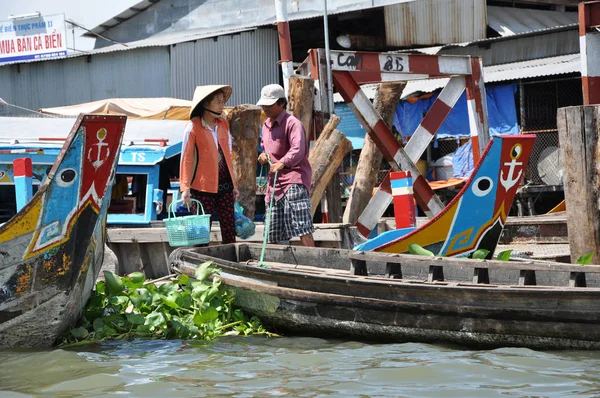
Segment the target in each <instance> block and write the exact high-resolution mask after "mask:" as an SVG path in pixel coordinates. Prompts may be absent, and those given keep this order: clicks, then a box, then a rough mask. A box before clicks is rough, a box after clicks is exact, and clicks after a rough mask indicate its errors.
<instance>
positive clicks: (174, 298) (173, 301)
mask: <svg viewBox="0 0 600 398" xmlns="http://www.w3.org/2000/svg"><path fill="white" fill-rule="evenodd" d="M180 299H181V294H179V292H172V293H169V294H168V295H167V296H165V297H164V298H163V303H165V305H168V306H169V307H171V308H179V303H178V301H179V300H180Z"/></svg>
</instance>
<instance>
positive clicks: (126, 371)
mask: <svg viewBox="0 0 600 398" xmlns="http://www.w3.org/2000/svg"><path fill="white" fill-rule="evenodd" d="M599 371H600V352H580V351H578V352H574V351H569V352H564V351H563V352H561V351H556V352H537V351H531V350H527V349H513V348H510V349H509V348H504V349H496V350H490V351H463V350H460V349H454V348H448V347H442V346H435V345H426V344H387V345H377V344H363V343H356V342H343V341H334V340H322V339H314V338H271V339H267V338H263V337H250V338H239V337H236V338H222V339H220V340H218V341H216V342H212V343H201V342H182V341H132V342H117V343H107V344H103V345H96V346H84V347H79V348H78V349H69V350H61V349H56V350H47V351H39V350H38V351H32V350H5V351H0V396H2V397H24V396H31V395H36V396H40V395H41V396H61V397H70V396H85V397H94V396H96V397H99V396H107V395H119V396H125V397H127V396H131V397H175V396H177V397H187V396H189V397H216V396H223V397H255V396H264V397H269V396H288V397H325V396H327V397H434V396H435V397H500V396H502V397H505V396H519V397H521V396H535V397H551V396H552V397H564V396H594V395H600V376H599V374H600V372H599Z"/></svg>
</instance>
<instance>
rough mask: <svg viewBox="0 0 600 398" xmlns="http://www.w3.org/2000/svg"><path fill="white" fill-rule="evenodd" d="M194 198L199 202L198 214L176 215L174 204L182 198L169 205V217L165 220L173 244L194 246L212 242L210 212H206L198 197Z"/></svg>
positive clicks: (197, 206)
mask: <svg viewBox="0 0 600 398" xmlns="http://www.w3.org/2000/svg"><path fill="white" fill-rule="evenodd" d="M192 200H193V201H194V202H196V203H197V205H196V215H192V216H183V217H177V216H176V215H175V212H174V211H173V206H174V205H175V203H178V202H182V200H176V201H175V202H172V203H171V205H170V206H169V218H167V219H165V220H163V221H164V222H165V227H166V228H167V235H168V237H169V245H171V246H194V245H203V244H207V243H208V242H210V214H204V207H202V203H200V202H199V201H197V200H196V199H192ZM200 209H202V214H200ZM171 213H173V217H171Z"/></svg>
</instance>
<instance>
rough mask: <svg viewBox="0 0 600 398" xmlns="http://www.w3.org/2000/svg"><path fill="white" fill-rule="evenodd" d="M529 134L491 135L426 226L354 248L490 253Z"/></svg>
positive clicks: (519, 174)
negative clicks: (457, 187)
mask: <svg viewBox="0 0 600 398" xmlns="http://www.w3.org/2000/svg"><path fill="white" fill-rule="evenodd" d="M534 141H535V135H513V136H498V137H494V139H493V140H492V141H490V143H489V144H488V146H487V148H486V150H485V152H484V153H483V155H482V157H481V159H480V161H479V163H478V164H477V166H476V167H475V170H474V171H473V173H472V174H471V176H470V178H469V179H468V180H467V182H466V184H465V186H464V187H463V188H462V189H461V190H460V192H459V193H458V194H457V195H456V196H455V197H454V199H452V201H451V202H450V203H449V204H448V205H447V206H446V207H445V208H444V209H443V210H442V212H441V213H439V214H438V215H437V216H436V217H435V218H433V219H431V220H430V221H429V222H428V223H426V224H424V225H422V226H420V227H418V228H403V229H397V230H392V231H387V232H384V233H382V234H381V235H379V236H376V237H375V238H373V239H369V240H368V241H366V242H364V243H361V244H359V245H357V246H356V247H355V248H356V249H357V250H369V251H376V252H385V253H405V252H407V251H408V245H409V244H411V243H416V244H418V245H420V246H422V247H424V248H426V249H428V250H430V251H432V252H433V253H435V254H439V255H443V256H449V257H450V256H462V257H467V256H469V255H471V253H473V252H475V251H476V250H478V249H486V250H488V251H489V256H490V258H491V255H492V254H493V253H494V250H495V248H496V245H497V244H498V240H499V239H500V235H501V233H502V229H503V228H504V224H505V223H506V218H507V216H508V213H509V211H510V208H511V206H512V202H513V199H514V197H515V194H516V193H517V189H518V188H519V183H520V181H521V178H522V177H523V173H524V172H525V170H526V168H527V163H528V161H529V155H530V154H531V151H532V149H533V143H534Z"/></svg>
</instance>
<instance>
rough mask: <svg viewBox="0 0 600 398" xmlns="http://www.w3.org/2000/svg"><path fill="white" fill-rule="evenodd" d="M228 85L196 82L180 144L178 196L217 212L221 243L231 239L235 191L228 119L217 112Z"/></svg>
mask: <svg viewBox="0 0 600 398" xmlns="http://www.w3.org/2000/svg"><path fill="white" fill-rule="evenodd" d="M231 91H232V89H231V86H226V85H212V86H198V87H196V91H195V92H194V99H193V100H192V107H191V108H190V122H189V123H188V124H187V126H186V129H185V134H184V137H183V141H182V148H181V165H180V170H179V184H180V190H181V193H182V194H181V198H182V200H183V202H184V203H186V204H190V202H191V198H194V199H196V200H199V201H200V203H202V206H203V207H204V212H205V213H206V214H211V215H212V214H215V213H216V214H217V215H218V217H219V224H220V226H221V237H222V241H223V243H233V242H235V223H234V218H233V204H234V202H235V199H237V196H238V195H239V192H238V190H237V188H236V187H237V185H236V181H235V176H234V175H233V163H232V161H231V148H232V144H231V134H230V133H229V123H227V120H225V119H224V118H223V117H221V114H222V113H223V108H224V107H225V103H226V102H227V100H228V99H229V97H231Z"/></svg>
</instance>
